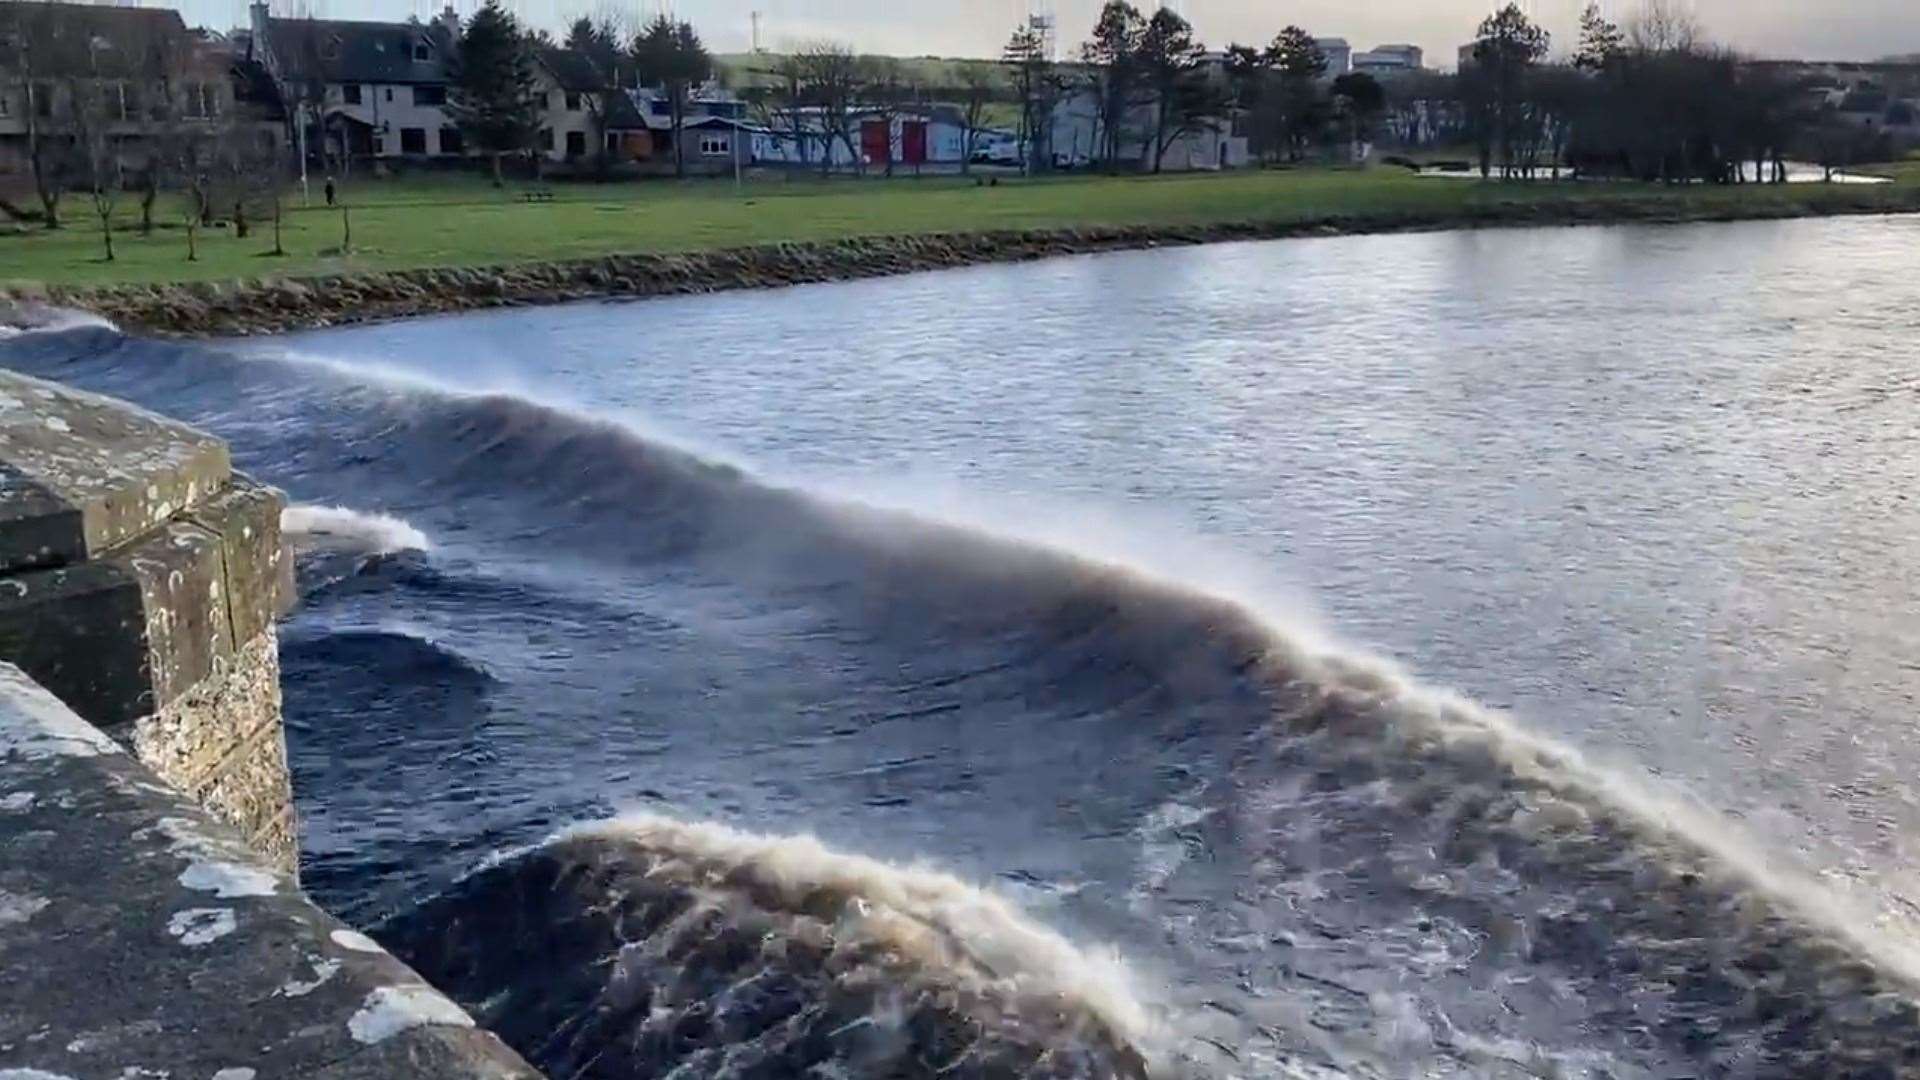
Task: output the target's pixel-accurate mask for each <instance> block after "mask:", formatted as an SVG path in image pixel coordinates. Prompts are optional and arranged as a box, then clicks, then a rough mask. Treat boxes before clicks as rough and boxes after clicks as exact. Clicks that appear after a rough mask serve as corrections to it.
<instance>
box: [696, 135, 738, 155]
mask: <svg viewBox="0 0 1920 1080" xmlns="http://www.w3.org/2000/svg"><path fill="white" fill-rule="evenodd" d="M700 152H701V153H703V154H705V155H707V156H708V157H725V156H726V155H728V154H731V153H733V140H732V139H730V138H728V137H727V136H725V135H702V136H700Z"/></svg>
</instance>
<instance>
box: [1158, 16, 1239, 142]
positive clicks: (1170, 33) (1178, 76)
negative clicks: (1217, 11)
mask: <svg viewBox="0 0 1920 1080" xmlns="http://www.w3.org/2000/svg"><path fill="white" fill-rule="evenodd" d="M1205 58H1206V47H1205V46H1203V45H1201V44H1200V42H1198V41H1196V40H1195V39H1194V36H1193V27H1192V26H1190V25H1189V24H1188V23H1187V20H1185V19H1183V18H1181V17H1180V15H1179V14H1178V13H1176V12H1174V11H1173V10H1172V9H1170V8H1164V7H1163V8H1161V9H1160V10H1158V11H1156V12H1154V13H1153V18H1152V19H1149V20H1148V21H1147V28H1146V30H1145V31H1144V32H1142V33H1141V35H1140V44H1139V49H1138V52H1137V53H1136V54H1135V63H1136V64H1137V65H1138V67H1139V69H1140V77H1141V82H1142V85H1143V88H1144V89H1145V90H1146V92H1147V93H1148V94H1149V95H1150V97H1151V100H1152V105H1153V145H1152V150H1153V171H1154V172H1156V173H1157V172H1159V171H1160V170H1161V166H1162V165H1163V163H1164V162H1165V161H1166V156H1167V151H1168V149H1170V148H1171V147H1172V146H1173V144H1174V142H1175V141H1176V140H1178V139H1179V138H1180V137H1181V136H1182V135H1187V134H1191V133H1193V132H1195V131H1198V130H1200V129H1201V128H1202V127H1203V125H1204V124H1205V123H1206V122H1207V121H1209V120H1215V119H1218V118H1220V117H1222V116H1224V115H1226V112H1227V100H1226V95H1225V94H1224V93H1223V92H1222V91H1221V88H1219V87H1216V86H1215V85H1214V83H1213V81H1212V80H1211V79H1209V78H1208V77H1207V72H1206V69H1205Z"/></svg>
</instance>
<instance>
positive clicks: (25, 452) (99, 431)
mask: <svg viewBox="0 0 1920 1080" xmlns="http://www.w3.org/2000/svg"><path fill="white" fill-rule="evenodd" d="M0 461H4V462H5V463H6V468H5V469H4V470H0V572H3V571H8V570H17V569H22V568H25V567H32V566H60V565H63V564H66V563H75V562H84V561H86V560H87V559H89V558H92V557H93V556H95V555H98V554H99V553H101V552H103V551H106V550H107V549H109V548H111V547H114V546H115V545H117V544H121V543H124V542H126V541H127V540H130V539H132V538H133V537H136V536H139V535H140V534H141V533H144V532H147V531H148V530H150V529H152V528H153V527H155V526H156V525H158V524H160V523H161V522H163V521H166V520H167V519H168V518H170V517H172V516H174V514H176V513H178V512H179V511H180V510H181V509H182V508H183V507H186V506H190V505H193V504H194V503H197V502H200V501H202V500H203V499H205V498H206V497H207V495H209V494H210V493H212V492H214V491H218V490H219V489H220V488H222V487H224V486H226V483H227V479H228V476H229V475H230V474H231V472H232V459H231V457H230V455H229V454H228V451H227V446H226V444H225V443H223V442H221V441H220V440H218V439H216V438H214V437H213V436H211V435H206V434H203V433H201V432H198V431H195V430H194V429H193V428H190V427H188V426H186V425H185V424H181V423H179V422H177V421H173V420H168V419H166V418H164V417H161V416H156V415H154V414H153V413H150V412H147V411H146V410H144V409H138V408H135V407H133V406H131V405H128V404H126V403H125V402H120V401H115V400H113V399H112V398H105V397H101V396H99V395H97V394H88V393H83V392H81V391H78V390H73V389H70V388H68V387H64V386H61V385H59V384H57V383H50V382H45V381H42V380H40V379H32V378H28V377H27V376H24V375H15V374H13V373H11V372H4V371H0Z"/></svg>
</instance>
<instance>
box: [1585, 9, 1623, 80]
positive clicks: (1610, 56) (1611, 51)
mask: <svg viewBox="0 0 1920 1080" xmlns="http://www.w3.org/2000/svg"><path fill="white" fill-rule="evenodd" d="M1626 49H1627V38H1626V35H1625V34H1623V33H1621V32H1620V27H1619V26H1618V25H1616V24H1614V23H1612V22H1609V21H1608V20H1607V17H1606V16H1605V15H1604V14H1602V13H1601V11H1600V5H1599V4H1588V5H1587V8H1586V10H1585V11H1582V12H1581V13H1580V49H1579V51H1578V52H1576V53H1574V54H1573V66H1574V67H1577V68H1580V69H1581V70H1583V71H1601V70H1603V69H1605V68H1606V67H1608V66H1609V65H1611V64H1612V63H1613V62H1614V61H1615V60H1616V59H1618V58H1619V56H1620V54H1621V53H1623V52H1625V51H1626Z"/></svg>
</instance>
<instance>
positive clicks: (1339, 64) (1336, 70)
mask: <svg viewBox="0 0 1920 1080" xmlns="http://www.w3.org/2000/svg"><path fill="white" fill-rule="evenodd" d="M1313 43H1314V44H1315V45H1318V46H1319V47H1320V53H1321V55H1323V56H1325V57H1326V58H1327V78H1329V79H1337V78H1339V77H1340V76H1342V75H1345V74H1347V73H1348V72H1350V71H1352V70H1353V45H1352V44H1350V43H1349V42H1348V41H1347V39H1346V38H1337V37H1328V38H1314V39H1313Z"/></svg>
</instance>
